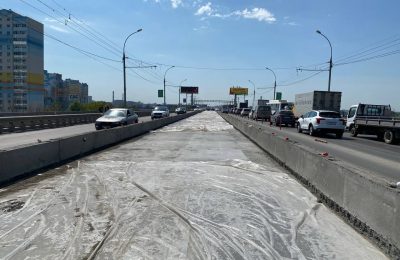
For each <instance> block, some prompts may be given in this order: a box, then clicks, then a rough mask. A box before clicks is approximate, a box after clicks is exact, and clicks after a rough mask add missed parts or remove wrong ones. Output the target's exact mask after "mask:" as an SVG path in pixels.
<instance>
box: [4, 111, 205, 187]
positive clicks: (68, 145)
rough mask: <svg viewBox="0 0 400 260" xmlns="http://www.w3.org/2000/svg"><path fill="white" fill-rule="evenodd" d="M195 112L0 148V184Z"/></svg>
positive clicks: (140, 133)
mask: <svg viewBox="0 0 400 260" xmlns="http://www.w3.org/2000/svg"><path fill="white" fill-rule="evenodd" d="M195 114H197V112H191V113H187V114H182V115H177V116H171V117H167V118H162V119H158V120H154V121H149V122H145V123H139V124H134V125H129V126H124V127H117V128H111V129H106V130H101V131H94V132H90V133H85V134H79V135H74V136H69V137H64V138H60V139H54V140H51V141H48V142H43V143H38V144H33V145H28V146H24V147H18V148H13V149H9V150H2V151H0V185H4V184H7V183H9V182H11V181H14V180H17V179H19V178H21V177H23V176H24V175H27V174H32V172H34V171H37V170H40V169H43V168H45V167H49V166H52V165H55V164H59V163H62V162H65V161H67V160H70V159H73V158H77V157H80V156H83V155H86V154H88V153H91V152H93V151H97V150H99V149H102V148H105V147H108V146H111V145H113V144H116V143H119V142H121V141H124V140H127V139H130V138H133V137H136V136H139V135H142V134H145V133H147V132H149V131H151V130H155V129H158V128H160V127H163V126H165V125H168V124H171V123H174V122H177V121H179V120H182V119H185V118H187V117H190V116H192V115H195Z"/></svg>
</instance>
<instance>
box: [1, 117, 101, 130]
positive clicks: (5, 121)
mask: <svg viewBox="0 0 400 260" xmlns="http://www.w3.org/2000/svg"><path fill="white" fill-rule="evenodd" d="M101 115H102V114H101V113H87V114H66V115H44V116H16V117H0V134H2V133H12V132H24V131H29V130H38V129H45V128H57V127H65V126H72V125H78V124H89V123H93V122H94V121H96V119H97V118H99V117H100V116H101Z"/></svg>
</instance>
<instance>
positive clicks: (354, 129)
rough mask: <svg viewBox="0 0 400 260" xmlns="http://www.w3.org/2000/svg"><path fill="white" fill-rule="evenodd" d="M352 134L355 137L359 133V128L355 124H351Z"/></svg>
mask: <svg viewBox="0 0 400 260" xmlns="http://www.w3.org/2000/svg"><path fill="white" fill-rule="evenodd" d="M350 134H351V136H353V137H356V136H357V135H358V133H357V129H356V128H355V126H354V125H352V126H350Z"/></svg>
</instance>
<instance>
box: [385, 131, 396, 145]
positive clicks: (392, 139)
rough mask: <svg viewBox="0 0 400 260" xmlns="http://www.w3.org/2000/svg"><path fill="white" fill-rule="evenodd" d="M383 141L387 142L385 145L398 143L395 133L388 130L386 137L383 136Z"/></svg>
mask: <svg viewBox="0 0 400 260" xmlns="http://www.w3.org/2000/svg"><path fill="white" fill-rule="evenodd" d="M383 141H385V143H387V144H394V143H396V138H395V136H394V131H392V130H386V131H385V133H384V135H383Z"/></svg>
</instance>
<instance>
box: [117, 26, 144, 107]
mask: <svg viewBox="0 0 400 260" xmlns="http://www.w3.org/2000/svg"><path fill="white" fill-rule="evenodd" d="M141 31H142V29H139V30H137V31H136V32H133V33H131V34H129V35H128V37H126V39H125V42H124V48H123V50H122V63H123V68H124V107H126V64H125V60H126V56H125V45H126V41H127V40H128V39H129V37H131V36H132V35H134V34H135V33H138V32H141Z"/></svg>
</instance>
